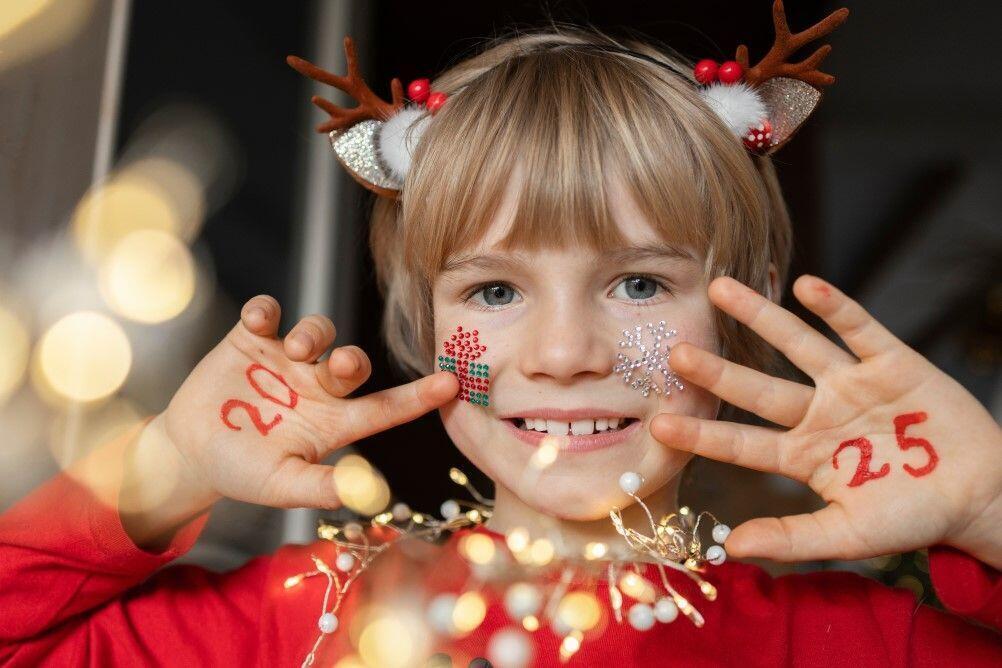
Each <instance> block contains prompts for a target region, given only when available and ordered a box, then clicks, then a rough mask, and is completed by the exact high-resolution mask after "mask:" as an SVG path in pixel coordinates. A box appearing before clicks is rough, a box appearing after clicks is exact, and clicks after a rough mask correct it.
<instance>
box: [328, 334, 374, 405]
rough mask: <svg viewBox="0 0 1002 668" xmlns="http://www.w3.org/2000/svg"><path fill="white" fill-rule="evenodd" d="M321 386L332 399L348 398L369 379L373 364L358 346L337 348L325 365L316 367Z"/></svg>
mask: <svg viewBox="0 0 1002 668" xmlns="http://www.w3.org/2000/svg"><path fill="white" fill-rule="evenodd" d="M316 370H317V380H318V381H319V382H320V386H321V387H323V388H324V390H326V391H327V393H328V394H330V395H331V396H332V397H346V396H348V395H349V394H351V393H352V392H354V391H355V390H357V389H358V388H359V387H360V386H361V385H362V383H364V382H365V381H367V380H368V379H369V375H370V374H371V373H372V362H370V361H369V356H368V355H366V354H365V351H364V350H362V349H361V348H359V347H358V346H344V347H342V348H335V349H334V352H332V353H331V356H330V357H329V358H328V359H327V361H326V362H324V363H323V364H318V365H317V366H316Z"/></svg>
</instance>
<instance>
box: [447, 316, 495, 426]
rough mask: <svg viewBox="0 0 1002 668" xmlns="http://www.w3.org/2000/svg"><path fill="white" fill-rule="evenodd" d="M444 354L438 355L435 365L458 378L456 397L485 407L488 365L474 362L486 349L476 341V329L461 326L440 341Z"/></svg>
mask: <svg viewBox="0 0 1002 668" xmlns="http://www.w3.org/2000/svg"><path fill="white" fill-rule="evenodd" d="M442 346H443V348H444V349H445V354H444V355H439V356H438V368H439V369H441V370H442V371H450V372H452V373H454V374H456V377H457V378H459V394H458V395H457V398H458V399H461V400H462V401H468V402H470V403H471V404H473V405H475V406H484V407H486V406H487V405H488V403H489V399H488V395H487V392H488V390H489V389H490V384H491V377H490V367H489V366H488V365H486V364H484V363H482V362H477V360H478V359H480V356H481V355H482V354H484V353H485V352H486V351H487V346H485V345H484V344H482V343H480V332H478V331H477V330H475V329H474V330H473V331H468V330H464V329H463V327H462V325H460V326H457V327H456V331H455V332H454V333H453V334H450V335H449V339H448V340H446V341H443V342H442Z"/></svg>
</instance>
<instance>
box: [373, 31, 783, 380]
mask: <svg viewBox="0 0 1002 668" xmlns="http://www.w3.org/2000/svg"><path fill="white" fill-rule="evenodd" d="M626 50H629V51H631V52H633V53H630V52H627V51H626ZM651 58H653V59H657V60H658V61H660V62H661V63H664V64H663V65H661V64H657V63H652V62H651V61H650V59H651ZM688 72H691V66H690V65H689V64H688V63H687V62H685V61H683V60H682V59H681V58H679V57H678V56H677V55H675V54H673V53H668V52H665V51H662V50H658V49H655V48H654V47H652V46H650V45H648V44H644V43H642V42H639V41H635V40H626V41H623V40H613V39H612V38H610V37H608V36H605V35H603V34H601V33H598V32H595V31H590V30H588V31H586V30H581V29H555V30H552V31H547V32H540V33H532V34H525V35H519V36H516V37H512V38H508V39H503V40H500V41H498V42H496V43H495V44H494V45H493V46H491V47H490V48H488V49H487V50H486V51H484V52H483V53H481V54H480V55H477V56H475V57H472V58H470V59H468V60H465V61H463V62H461V63H459V64H458V65H456V66H454V67H452V68H450V69H449V70H448V71H446V72H444V73H443V74H442V75H441V76H440V77H438V78H437V79H436V80H435V81H434V83H433V87H434V88H435V89H436V90H441V91H444V92H446V93H448V94H449V96H450V97H449V101H448V103H447V104H446V105H445V106H444V107H443V108H442V109H441V110H440V111H439V112H438V113H437V114H436V116H435V117H434V120H433V121H432V122H431V123H430V124H429V128H428V130H427V131H426V133H425V134H424V136H423V137H422V139H421V142H420V144H419V146H418V147H417V149H416V152H415V155H414V160H413V166H412V168H411V171H410V173H409V174H408V176H407V180H406V182H405V183H404V186H403V195H402V198H401V200H400V202H392V201H389V200H380V201H378V202H377V203H376V205H375V209H374V211H373V217H372V227H371V233H370V245H371V248H372V253H373V258H374V261H375V265H376V270H377V278H378V280H379V283H380V288H381V290H382V292H383V295H384V297H385V300H386V302H385V312H384V322H383V326H384V333H385V337H386V341H387V345H388V347H389V350H390V352H391V354H392V355H393V357H394V358H395V359H396V361H397V362H398V363H399V364H400V365H401V366H402V367H403V368H404V369H405V370H408V371H410V372H412V373H415V374H427V373H430V372H431V371H432V360H433V358H434V354H435V342H434V341H433V334H434V327H433V321H432V301H431V287H432V285H433V282H434V279H435V277H436V276H437V274H438V273H439V272H440V271H441V269H442V267H443V266H444V263H445V261H446V259H447V258H448V257H449V255H450V254H452V253H454V252H456V251H460V250H465V249H467V248H468V247H470V246H472V245H474V244H476V243H477V242H478V241H480V240H481V239H482V238H483V236H484V234H485V231H486V229H487V228H488V226H489V224H490V222H491V219H492V217H493V216H494V214H495V211H496V209H497V207H498V204H499V202H500V201H501V198H502V195H503V193H504V191H505V188H506V186H507V184H508V181H509V178H510V176H511V173H512V170H513V168H514V166H515V165H516V164H519V165H520V166H521V167H523V168H524V170H525V172H524V176H525V179H524V186H523V188H522V191H521V193H520V195H519V203H518V206H517V211H516V214H515V218H514V220H515V222H514V224H513V226H512V229H511V231H510V233H509V234H508V236H507V238H506V239H505V240H504V241H503V242H502V245H503V246H504V247H506V248H516V247H520V248H527V249H530V250H531V249H537V248H544V247H560V246H565V245H567V244H580V245H583V246H586V247H590V248H595V249H600V248H601V249H606V248H609V247H610V246H614V245H616V244H622V243H623V241H624V240H623V238H622V235H621V234H620V232H619V230H618V228H617V226H616V224H615V222H614V221H613V219H612V217H611V215H610V212H609V202H608V199H607V198H608V196H609V195H608V192H607V183H608V182H607V181H606V179H605V177H606V176H607V174H608V173H609V170H615V171H616V173H618V175H619V176H620V177H621V179H622V182H623V184H624V185H625V186H626V187H627V189H628V192H629V193H630V194H631V195H632V197H633V199H634V200H635V201H636V203H637V206H638V207H639V208H640V210H641V211H642V212H643V213H644V214H645V216H646V217H647V219H648V220H649V221H650V222H651V224H652V225H653V226H654V228H655V230H656V231H657V232H658V233H659V234H660V235H661V236H662V237H663V238H664V239H665V240H666V241H667V242H669V243H671V244H674V245H686V246H689V247H690V248H692V249H693V250H695V251H696V252H698V253H699V254H700V256H701V257H703V258H705V267H704V269H705V272H706V277H707V279H711V278H713V277H716V276H721V275H727V276H732V277H734V278H735V279H737V280H739V281H741V282H743V283H746V284H747V285H750V286H752V287H753V288H755V289H757V290H759V291H762V292H763V293H764V292H766V291H767V290H768V286H769V263H770V262H772V263H773V264H774V265H775V266H776V269H777V271H778V274H779V279H780V280H779V284H780V285H783V284H784V281H785V277H786V272H787V269H788V265H789V255H790V245H791V230H790V220H789V216H788V213H787V210H786V205H785V203H784V201H783V198H782V194H781V192H780V188H779V185H778V182H777V180H776V176H775V173H774V171H773V168H772V164H771V162H770V160H769V159H768V158H765V157H758V156H752V155H751V154H750V153H749V152H748V151H747V150H746V149H745V148H744V147H743V146H742V144H741V142H740V141H739V140H738V139H737V138H736V137H735V136H734V135H733V134H732V133H731V132H730V131H729V130H728V129H727V128H726V127H725V126H724V125H723V123H722V122H721V121H720V120H719V119H718V117H717V116H716V115H715V114H714V113H713V112H712V111H711V110H710V109H709V108H708V107H707V106H706V105H705V103H704V102H703V101H702V100H701V98H700V96H699V95H698V92H697V90H696V88H695V86H694V82H693V81H692V80H691V76H690V75H689V74H688ZM717 317H718V320H717V323H716V325H717V331H718V334H719V336H720V340H721V344H722V347H723V350H724V353H725V355H726V356H727V357H728V358H729V359H732V360H734V361H736V362H739V363H741V364H746V365H750V366H752V367H754V368H759V369H762V370H770V369H772V368H774V363H773V356H772V353H771V348H769V347H768V346H767V345H765V344H764V342H762V341H761V339H759V338H758V337H757V336H756V335H754V334H753V333H751V332H750V331H748V330H747V329H744V328H740V326H739V325H738V324H737V323H736V322H735V321H734V320H733V319H731V318H730V317H727V316H723V315H722V314H719V313H718V316H717Z"/></svg>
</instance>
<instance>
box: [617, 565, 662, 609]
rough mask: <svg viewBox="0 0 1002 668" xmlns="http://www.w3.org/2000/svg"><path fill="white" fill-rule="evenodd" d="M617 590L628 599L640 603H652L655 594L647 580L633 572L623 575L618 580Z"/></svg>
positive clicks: (652, 586)
mask: <svg viewBox="0 0 1002 668" xmlns="http://www.w3.org/2000/svg"><path fill="white" fill-rule="evenodd" d="M619 588H620V589H622V590H623V593H624V594H626V595H627V596H629V597H630V598H632V599H635V600H637V601H640V602H642V603H653V602H654V599H655V596H656V594H657V592H656V591H655V589H654V585H652V584H651V583H650V581H649V580H648V579H647V578H645V577H643V576H641V575H639V574H637V573H633V572H627V573H623V577H621V578H620V579H619Z"/></svg>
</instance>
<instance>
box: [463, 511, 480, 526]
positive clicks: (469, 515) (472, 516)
mask: <svg viewBox="0 0 1002 668" xmlns="http://www.w3.org/2000/svg"><path fill="white" fill-rule="evenodd" d="M466 519H468V520H470V521H471V522H473V523H474V524H479V523H480V520H481V519H483V516H482V515H481V514H480V511H479V510H477V509H476V508H474V509H473V510H468V511H466Z"/></svg>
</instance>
